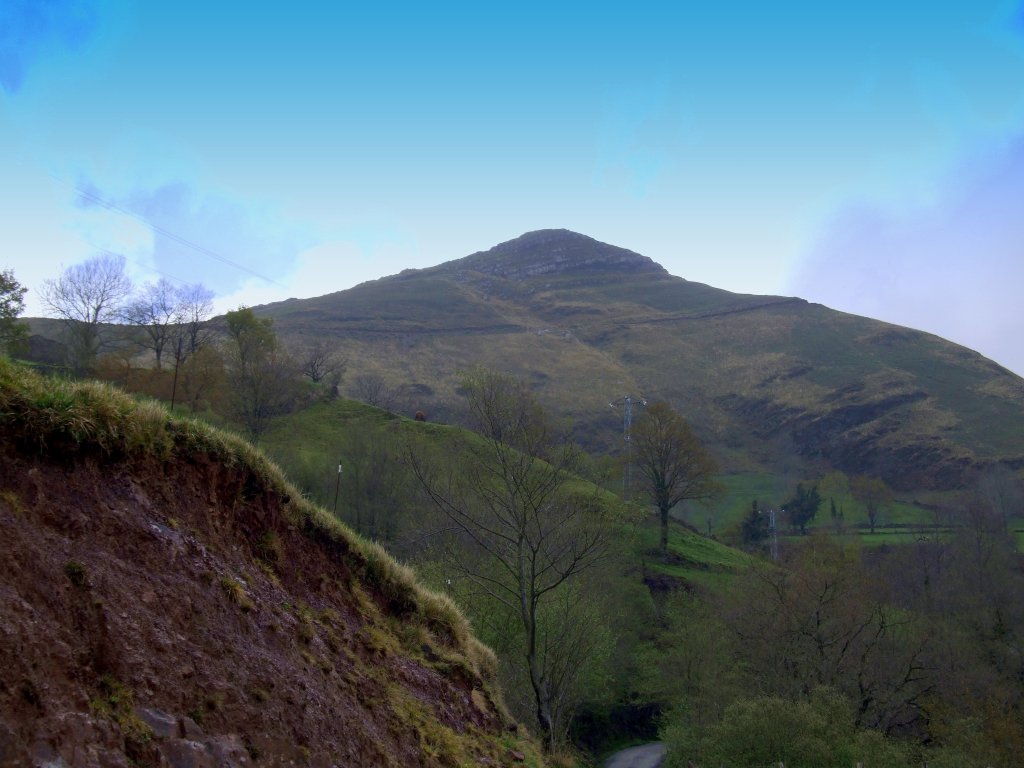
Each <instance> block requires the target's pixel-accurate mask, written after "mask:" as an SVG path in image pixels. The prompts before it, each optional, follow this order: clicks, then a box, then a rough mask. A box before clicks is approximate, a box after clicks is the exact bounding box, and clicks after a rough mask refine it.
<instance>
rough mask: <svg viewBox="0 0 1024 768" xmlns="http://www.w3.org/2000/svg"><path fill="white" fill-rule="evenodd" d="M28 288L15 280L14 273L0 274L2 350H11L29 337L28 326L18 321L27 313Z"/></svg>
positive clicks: (0, 334)
mask: <svg viewBox="0 0 1024 768" xmlns="http://www.w3.org/2000/svg"><path fill="white" fill-rule="evenodd" d="M27 292H28V289H27V288H24V287H22V285H21V284H20V283H19V282H18V281H17V280H15V279H14V272H13V271H11V270H9V269H5V270H3V271H2V272H0V350H11V349H13V348H14V347H15V346H16V345H17V344H19V343H20V342H22V341H24V339H25V338H27V336H28V326H26V325H25V324H24V323H19V322H18V321H17V319H18V316H19V315H21V313H22V312H24V311H25V294H26V293H27Z"/></svg>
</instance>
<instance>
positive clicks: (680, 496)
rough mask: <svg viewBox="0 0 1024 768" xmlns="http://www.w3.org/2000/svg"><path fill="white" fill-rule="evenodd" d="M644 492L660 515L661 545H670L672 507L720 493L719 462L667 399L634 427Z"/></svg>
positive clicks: (637, 458) (645, 413)
mask: <svg viewBox="0 0 1024 768" xmlns="http://www.w3.org/2000/svg"><path fill="white" fill-rule="evenodd" d="M632 442H633V446H634V452H635V456H636V462H637V466H638V467H639V469H640V472H641V474H642V475H643V478H644V492H645V493H646V494H647V496H648V497H649V498H650V499H651V502H652V503H653V504H654V505H655V506H656V507H657V508H658V511H659V514H660V515H661V548H662V550H666V549H668V516H669V511H670V510H671V509H672V507H674V506H675V505H676V504H678V503H679V502H681V501H686V500H708V499H712V498H714V497H716V496H717V495H719V494H720V493H721V490H722V486H721V485H720V484H719V483H718V482H717V480H716V479H715V478H716V476H717V475H718V463H717V462H716V461H715V460H714V459H713V458H712V457H711V454H709V453H708V452H707V449H705V448H704V445H703V444H702V443H701V441H700V439H699V438H698V437H697V435H696V434H695V433H694V431H693V429H691V428H690V425H689V424H688V423H687V421H686V419H684V418H683V417H682V416H680V415H679V414H678V413H676V412H675V411H674V410H672V407H671V406H670V405H669V404H668V403H666V402H657V403H654V404H653V405H651V406H650V407H649V408H648V409H647V410H646V411H645V412H644V414H643V416H641V417H640V418H639V419H638V420H637V422H636V425H635V426H634V428H633V435H632Z"/></svg>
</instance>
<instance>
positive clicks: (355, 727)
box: [0, 434, 507, 768]
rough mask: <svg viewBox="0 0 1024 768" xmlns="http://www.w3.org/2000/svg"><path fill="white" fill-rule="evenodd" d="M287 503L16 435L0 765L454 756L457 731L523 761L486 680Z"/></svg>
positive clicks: (332, 761) (209, 465)
mask: <svg viewBox="0 0 1024 768" xmlns="http://www.w3.org/2000/svg"><path fill="white" fill-rule="evenodd" d="M284 502H286V500H282V499H280V498H278V497H277V495H276V494H275V493H274V492H270V491H267V490H265V489H262V488H261V487H260V484H259V483H258V482H256V481H255V478H253V477H252V476H250V474H249V471H248V470H247V469H245V468H242V467H226V466H224V465H222V464H218V463H215V462H213V461H211V460H210V459H208V458H207V457H205V456H195V457H193V458H191V459H190V460H186V461H182V460H176V461H174V462H166V463H164V462H160V461H158V460H156V459H153V458H145V459H123V458H122V459H119V460H117V461H113V460H109V459H107V458H105V457H103V456H102V455H100V454H99V453H89V452H85V453H82V452H79V451H75V452H70V453H68V454H65V455H64V456H58V457H53V456H52V452H51V454H50V455H47V456H44V455H39V454H38V452H35V453H32V452H25V451H22V450H20V449H18V448H17V447H16V445H14V444H13V443H11V442H10V441H5V440H4V438H3V436H2V434H0V768H6V767H7V766H22V765H52V766H72V767H74V768H77V767H78V766H89V767H92V766H128V765H133V764H134V765H153V766H156V765H160V766H165V765H170V766H176V767H180V768H185V767H186V766H188V767H193V766H194V767H195V768H204V767H205V766H211V767H212V766H242V765H314V766H328V765H339V766H415V765H448V764H453V760H454V758H452V757H451V755H448V754H446V752H445V749H444V747H443V744H444V737H445V734H446V733H448V734H456V735H457V734H478V735H479V736H480V739H479V744H480V746H479V749H478V750H477V748H476V747H473V748H471V752H472V753H473V759H474V760H478V761H479V762H480V764H485V765H497V764H500V763H501V762H502V760H504V759H507V758H506V757H505V756H504V754H503V753H502V752H501V749H500V747H498V746H497V744H498V742H497V739H496V737H498V736H500V734H501V733H502V729H503V724H502V720H501V718H500V716H499V714H498V712H497V710H496V708H495V705H494V703H493V701H492V700H491V699H490V698H488V697H487V696H486V695H484V693H483V686H482V682H481V680H480V679H479V678H478V677H477V675H476V674H475V673H474V672H473V671H471V670H470V668H469V667H468V666H467V665H465V664H460V663H456V662H454V661H452V655H451V654H446V653H445V649H444V648H443V647H442V643H441V641H438V640H436V639H433V638H430V640H429V642H426V643H424V642H422V633H421V634H420V635H418V636H417V635H415V632H414V631H412V630H410V629H409V627H408V626H405V625H403V623H402V621H401V619H399V618H396V617H394V616H389V610H388V606H387V605H386V600H385V599H384V597H383V596H381V595H374V594H372V593H369V594H368V593H367V591H363V590H364V589H366V590H368V588H364V587H362V586H360V585H359V584H358V583H357V582H355V581H354V577H353V575H352V572H351V570H350V565H351V563H352V562H353V561H352V559H351V557H350V555H349V554H347V553H346V552H345V551H344V550H345V544H344V542H341V543H339V542H334V541H327V540H324V541H313V540H312V539H311V538H310V536H309V534H307V533H304V532H301V531H299V530H297V529H296V528H295V526H294V525H293V524H291V523H290V522H289V521H288V518H287V517H286V516H285V515H284V514H282V512H281V505H282V503H284ZM403 638H404V640H403ZM410 638H411V639H410ZM431 642H433V643H434V644H433V645H431ZM432 733H433V734H435V737H432V736H431V734H432ZM437 734H440V736H437ZM475 743H476V742H474V744H475ZM439 744H440V746H439Z"/></svg>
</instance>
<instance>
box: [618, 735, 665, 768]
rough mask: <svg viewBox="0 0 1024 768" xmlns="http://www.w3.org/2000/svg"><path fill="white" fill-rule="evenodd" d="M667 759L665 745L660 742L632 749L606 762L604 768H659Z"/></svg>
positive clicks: (623, 751) (625, 750)
mask: <svg viewBox="0 0 1024 768" xmlns="http://www.w3.org/2000/svg"><path fill="white" fill-rule="evenodd" d="M664 759H665V745H664V744H662V743H661V742H660V741H655V742H652V743H650V744H642V745H641V746H639V747H630V748H629V749H624V750H622V751H621V752H616V753H615V754H614V755H612V756H611V757H609V758H608V759H607V760H605V761H604V768H658V766H660V765H661V762H662V760H664Z"/></svg>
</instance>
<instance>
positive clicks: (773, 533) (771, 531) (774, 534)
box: [768, 507, 779, 562]
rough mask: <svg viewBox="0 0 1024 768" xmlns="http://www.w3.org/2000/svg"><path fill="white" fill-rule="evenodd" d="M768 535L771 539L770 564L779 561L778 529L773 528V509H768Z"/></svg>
mask: <svg viewBox="0 0 1024 768" xmlns="http://www.w3.org/2000/svg"><path fill="white" fill-rule="evenodd" d="M768 535H769V536H770V537H771V544H772V562H778V560H779V529H778V528H776V527H775V508H774V507H769V508H768Z"/></svg>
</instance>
